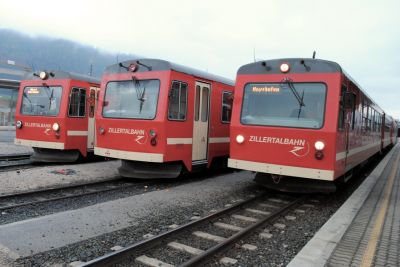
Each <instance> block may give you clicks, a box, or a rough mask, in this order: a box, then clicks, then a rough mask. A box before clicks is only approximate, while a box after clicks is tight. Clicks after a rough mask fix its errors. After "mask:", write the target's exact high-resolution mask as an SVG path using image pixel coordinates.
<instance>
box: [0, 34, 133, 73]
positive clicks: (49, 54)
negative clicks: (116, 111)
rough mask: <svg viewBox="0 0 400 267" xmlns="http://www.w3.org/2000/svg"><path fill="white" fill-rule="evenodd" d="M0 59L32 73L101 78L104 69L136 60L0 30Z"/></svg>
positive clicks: (89, 48) (129, 56)
mask: <svg viewBox="0 0 400 267" xmlns="http://www.w3.org/2000/svg"><path fill="white" fill-rule="evenodd" d="M0 40H1V42H0V60H14V61H16V62H18V63H21V64H25V65H28V66H30V67H31V68H32V69H33V70H36V71H37V70H42V69H61V70H65V71H72V72H77V73H82V74H90V69H91V65H92V75H93V76H97V77H100V76H101V74H102V72H103V70H104V68H105V67H106V66H108V65H111V64H114V63H116V62H117V57H118V60H119V61H122V60H126V59H130V58H133V57H135V56H134V55H128V54H118V55H117V54H112V53H107V52H103V51H100V50H99V49H96V48H94V47H90V46H85V45H82V44H79V43H76V42H72V41H68V40H63V39H51V38H47V37H30V36H27V35H24V34H21V33H18V32H15V31H12V30H6V29H0Z"/></svg>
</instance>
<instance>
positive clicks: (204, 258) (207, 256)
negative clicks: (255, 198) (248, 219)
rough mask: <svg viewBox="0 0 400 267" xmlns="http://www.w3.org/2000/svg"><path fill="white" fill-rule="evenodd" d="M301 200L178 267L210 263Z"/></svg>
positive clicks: (293, 202)
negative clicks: (217, 255) (214, 257)
mask: <svg viewBox="0 0 400 267" xmlns="http://www.w3.org/2000/svg"><path fill="white" fill-rule="evenodd" d="M302 200H303V198H298V199H296V200H294V201H292V202H290V203H289V204H287V205H285V206H284V207H282V208H281V209H279V210H277V211H275V212H273V213H271V214H270V215H268V216H266V217H264V218H263V219H261V220H259V221H258V222H256V223H254V224H251V225H249V226H248V227H246V228H244V229H243V230H241V231H239V232H238V233H236V234H234V235H232V236H231V237H229V238H227V239H225V240H224V241H222V242H221V243H219V244H218V245H215V246H213V247H211V248H210V249H208V250H206V251H204V252H203V253H201V254H199V255H197V256H195V257H193V258H191V259H190V260H189V261H187V262H185V263H183V264H181V265H179V266H180V267H192V266H202V265H203V264H205V263H206V262H208V261H210V260H211V259H212V258H213V256H215V255H216V254H218V253H222V252H223V251H225V250H227V249H229V248H230V247H231V246H233V245H234V244H235V243H236V242H237V241H238V240H240V239H243V238H245V237H246V236H248V235H250V234H251V233H253V232H254V231H255V230H256V229H258V228H260V227H261V226H263V225H265V224H266V223H267V222H269V221H271V220H274V219H275V218H276V217H278V216H279V215H281V214H283V213H285V212H286V211H287V210H288V209H290V208H292V207H293V206H295V205H297V204H298V203H299V202H300V201H302Z"/></svg>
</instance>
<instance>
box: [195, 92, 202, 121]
mask: <svg viewBox="0 0 400 267" xmlns="http://www.w3.org/2000/svg"><path fill="white" fill-rule="evenodd" d="M200 91H201V88H200V85H196V99H195V102H194V107H195V109H194V120H195V121H198V120H199V117H200V116H199V111H200Z"/></svg>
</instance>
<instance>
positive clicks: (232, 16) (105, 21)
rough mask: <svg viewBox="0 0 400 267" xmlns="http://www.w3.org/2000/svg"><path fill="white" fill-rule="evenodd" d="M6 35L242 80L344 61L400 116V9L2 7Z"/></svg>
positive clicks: (119, 4)
mask: <svg viewBox="0 0 400 267" xmlns="http://www.w3.org/2000/svg"><path fill="white" fill-rule="evenodd" d="M0 27H1V28H9V29H14V30H18V31H21V32H24V33H28V34H30V35H34V36H36V35H45V36H50V37H56V38H65V39H70V40H73V41H78V42H81V43H84V44H88V45H91V46H94V47H97V48H100V49H104V50H108V51H111V52H125V53H132V54H136V55H142V56H145V57H153V58H162V59H167V60H171V61H174V62H176V63H180V64H183V65H187V66H191V67H195V68H198V69H202V70H207V71H209V72H211V73H214V74H219V75H222V76H225V77H227V78H231V79H234V78H235V75H236V71H237V69H238V68H239V67H240V66H241V65H243V64H247V63H249V62H252V61H253V60H254V59H253V58H254V56H253V51H254V50H255V56H256V58H257V59H273V58H281V57H311V55H312V52H313V51H314V50H316V51H317V58H322V59H327V60H332V61H336V62H338V63H339V64H340V65H342V67H343V68H344V69H345V70H346V71H347V72H348V73H349V74H350V75H351V76H352V77H353V78H354V79H355V80H356V81H357V82H358V84H360V85H361V86H362V87H363V89H364V90H365V91H367V93H368V94H369V95H370V96H371V97H372V98H373V99H374V100H375V101H376V102H377V103H378V104H379V105H380V106H381V107H382V108H383V109H384V110H385V111H386V112H387V113H389V114H392V115H394V116H395V117H396V118H399V117H400V75H399V69H398V68H399V67H400V51H399V50H400V1H398V0H381V1H370V0H364V1H361V0H356V1H353V0H336V1H328V0H320V1H312V0H301V1H298V0H297V1H296V0H286V1H279V0H276V1H272V0H255V1H251V0H247V1H235V0H230V1H229V0H197V1H192V0H181V1H179V0H164V1H162V0H159V1H155V0H112V1H110V0H109V1H103V0H96V1H92V0H87V1H84V0H80V1H79V0H69V1H54V0H35V1H29V0H26V1H22V0H0Z"/></svg>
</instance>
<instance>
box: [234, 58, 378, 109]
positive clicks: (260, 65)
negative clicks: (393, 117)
mask: <svg viewBox="0 0 400 267" xmlns="http://www.w3.org/2000/svg"><path fill="white" fill-rule="evenodd" d="M282 63H288V64H289V65H290V70H289V73H342V74H344V75H345V76H346V77H347V78H348V79H349V80H350V81H351V82H352V83H354V84H355V85H356V86H357V87H358V88H359V89H360V90H361V91H362V92H363V94H364V95H366V96H367V97H368V98H369V100H370V101H371V102H372V103H373V104H375V105H376V106H378V107H379V105H378V104H376V103H375V101H374V100H372V98H371V97H370V96H369V95H368V94H367V93H366V92H365V90H363V89H362V87H361V86H360V85H359V84H358V83H357V82H356V81H355V80H354V79H353V78H352V77H351V76H350V75H349V74H348V73H347V72H346V71H345V70H344V69H343V68H342V67H341V66H340V65H339V64H338V63H336V62H334V61H329V60H323V59H314V58H279V59H271V60H261V61H257V62H253V63H249V64H246V65H243V66H241V67H240V68H239V70H238V71H237V75H242V74H282V72H281V70H280V65H281V64H282ZM379 108H380V109H381V110H382V112H384V113H386V112H385V111H384V110H383V109H382V108H381V107H379Z"/></svg>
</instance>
